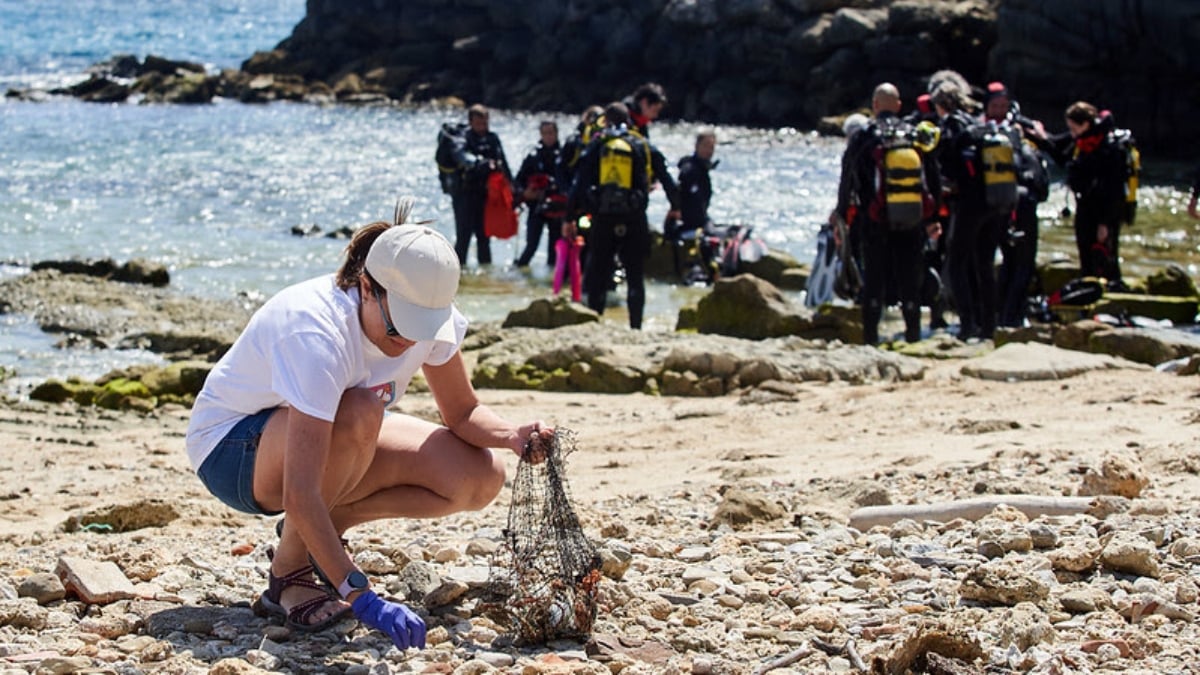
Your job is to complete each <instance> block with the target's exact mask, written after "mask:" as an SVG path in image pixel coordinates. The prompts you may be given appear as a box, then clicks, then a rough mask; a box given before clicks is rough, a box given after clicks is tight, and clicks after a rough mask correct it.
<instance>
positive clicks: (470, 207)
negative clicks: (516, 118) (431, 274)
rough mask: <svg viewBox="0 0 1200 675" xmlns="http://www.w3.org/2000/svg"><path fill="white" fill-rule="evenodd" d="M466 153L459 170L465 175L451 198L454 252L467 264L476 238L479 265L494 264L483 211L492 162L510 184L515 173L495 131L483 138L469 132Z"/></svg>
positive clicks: (459, 260) (462, 262)
mask: <svg viewBox="0 0 1200 675" xmlns="http://www.w3.org/2000/svg"><path fill="white" fill-rule="evenodd" d="M466 153H467V157H468V162H467V163H466V164H465V165H464V166H462V167H460V168H459V170H460V171H461V172H462V181H461V187H460V188H459V189H458V190H456V191H454V192H453V193H451V195H450V197H451V200H452V204H453V206H454V231H455V240H454V250H455V252H456V253H458V262H459V263H460V264H462V265H466V263H467V251H468V250H470V247H471V237H475V248H476V255H477V256H478V258H479V264H480V265H489V264H491V262H492V246H491V239H490V238H489V237H488V236H487V235H485V234H484V232H483V210H484V206H485V205H486V204H487V177H488V174H489V173H491V169H490V163H491V162H492V161H494V162H495V163H496V169H497V170H498V171H503V172H504V173H505V174H506V175H507V176H508V178H509V180H510V181H511V180H512V172H511V171H510V170H509V168H508V160H506V159H505V157H504V147H503V146H501V145H500V137H499V136H497V135H496V134H495V133H493V132H490V131H489V132H487V133H486V134H483V135H480V134H477V133H475V132H474V131H473V130H470V129H468V130H467V134H466Z"/></svg>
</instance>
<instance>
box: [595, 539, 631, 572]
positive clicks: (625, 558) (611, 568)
mask: <svg viewBox="0 0 1200 675" xmlns="http://www.w3.org/2000/svg"><path fill="white" fill-rule="evenodd" d="M597 553H598V554H599V555H600V572H601V574H603V575H604V576H606V577H608V578H609V579H613V580H616V581H620V580H621V578H622V577H624V576H625V573H626V572H627V571H629V567H630V565H632V564H633V554H632V553H630V551H629V549H627V548H625V547H624V546H618V545H615V544H611V543H610V544H609V545H607V546H602V547H600V548H599V549H598V551H597Z"/></svg>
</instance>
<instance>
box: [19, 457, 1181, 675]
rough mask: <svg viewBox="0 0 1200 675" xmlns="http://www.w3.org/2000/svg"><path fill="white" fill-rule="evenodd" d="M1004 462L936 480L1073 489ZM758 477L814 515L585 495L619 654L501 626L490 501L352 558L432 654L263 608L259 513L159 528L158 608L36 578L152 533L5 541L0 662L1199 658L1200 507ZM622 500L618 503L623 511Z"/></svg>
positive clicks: (131, 549)
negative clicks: (82, 595) (1047, 510)
mask: <svg viewBox="0 0 1200 675" xmlns="http://www.w3.org/2000/svg"><path fill="white" fill-rule="evenodd" d="M1005 462H1006V460H1004V459H995V460H993V461H991V462H989V463H987V464H986V465H984V466H983V467H982V468H980V467H979V466H976V467H972V468H971V469H970V470H968V469H967V468H966V467H964V468H963V469H961V470H956V469H948V470H947V474H946V475H940V476H939V478H938V483H939V488H940V489H943V490H947V491H956V492H954V494H959V495H964V496H970V495H972V494H973V486H974V485H975V483H976V482H978V481H980V480H983V479H982V478H981V477H980V475H979V474H980V473H989V472H991V473H994V474H995V475H996V476H999V475H1000V474H1001V473H1005V474H1006V475H1014V476H1015V475H1018V474H1017V472H1019V471H1026V472H1032V471H1033V469H1032V468H1031V466H1030V465H1031V464H1032V465H1035V466H1036V467H1038V469H1039V470H1038V471H1036V472H1033V473H1032V474H1031V475H1035V476H1037V480H1041V481H1051V479H1054V480H1057V483H1053V482H1051V483H1049V485H1048V487H1047V488H1046V490H1047V491H1048V492H1046V493H1050V494H1053V493H1054V491H1055V490H1059V491H1060V492H1061V491H1064V490H1067V489H1069V488H1070V487H1071V486H1072V485H1074V484H1075V482H1076V481H1078V474H1077V473H1073V472H1072V471H1071V470H1070V465H1071V462H1062V461H1056V460H1054V459H1052V458H1049V457H1047V458H1044V459H1041V460H1038V459H1034V458H1031V457H1024V458H1021V459H1017V458H1016V457H1015V456H1014V457H1013V458H1012V459H1011V462H1012V463H1011V464H1006V463H1005ZM1060 465H1063V468H1060ZM1055 472H1058V473H1055ZM997 480H998V479H997ZM993 482H994V481H993ZM755 489H756V490H757V491H758V493H759V496H762V497H763V498H764V499H765V501H767V502H770V503H778V504H788V505H791V506H790V508H791V509H792V510H793V511H794V512H795V513H803V514H804V517H803V518H798V519H795V520H792V519H788V520H787V521H786V522H783V521H777V520H776V521H770V522H768V521H763V522H759V523H750V524H748V525H745V526H742V527H738V528H734V527H730V526H727V525H721V526H719V527H718V528H717V529H715V530H713V529H709V528H708V524H707V516H709V515H711V514H713V513H715V512H716V511H717V509H718V507H719V506H720V505H721V504H722V498H721V494H720V493H719V491H718V490H717V489H716V488H712V489H708V488H700V487H697V488H695V489H693V490H689V491H687V492H686V493H683V492H681V493H679V494H677V495H669V496H664V497H656V498H655V499H654V500H649V501H647V500H638V499H636V498H627V497H614V498H611V499H609V500H605V501H603V502H599V503H595V504H586V505H579V507H578V508H579V510H580V515H581V518H580V520H581V522H583V523H584V526H585V530H586V531H587V533H588V534H589V535H592V536H597V535H599V530H601V529H603V530H604V535H603V539H602V540H599V541H597V542H596V543H597V551H598V553H599V554H600V556H601V560H602V561H603V566H604V575H605V578H604V579H602V581H601V583H600V598H601V610H600V611H599V613H598V615H597V618H596V623H595V626H594V631H595V632H596V633H603V634H608V635H617V636H621V640H620V641H617V642H615V643H613V644H615V645H617V647H615V649H616V650H617V651H616V652H612V653H609V654H608V655H607V656H605V658H606V659H608V660H605V661H597V660H596V659H597V658H598V657H597V655H595V654H592V653H591V649H590V647H588V646H587V645H586V641H585V640H579V641H575V640H559V641H556V642H554V643H553V646H552V647H549V646H538V645H528V646H513V645H512V644H511V643H510V642H508V641H506V629H505V626H503V625H502V624H498V623H496V621H497V619H494V618H493V617H492V616H491V615H489V614H488V613H487V611H486V603H484V602H482V601H481V598H482V594H483V592H484V591H485V590H486V589H487V588H488V582H489V578H490V574H491V570H490V568H489V566H488V565H489V563H490V556H491V553H490V552H494V549H493V548H492V545H493V544H495V543H496V542H498V541H499V540H500V539H501V536H500V535H499V533H498V532H490V530H489V528H493V529H494V527H495V522H496V519H497V513H496V512H494V510H489V511H485V512H481V513H474V514H460V515H457V516H453V517H450V518H446V519H443V520H441V521H439V527H438V528H436V529H435V530H430V529H429V528H428V527H423V525H427V524H425V523H417V522H414V523H411V524H408V523H403V522H400V523H388V524H370V525H366V526H363V527H362V528H356V529H355V530H353V531H352V532H351V534H352V537H351V542H352V543H351V548H352V549H353V550H354V558H355V560H356V561H359V562H360V564H362V565H363V566H364V568H365V567H370V570H369V572H370V574H371V575H372V580H373V582H377V583H378V586H379V588H380V589H381V590H385V592H389V593H397V594H399V597H398V599H401V600H407V601H408V602H409V604H410V606H411V607H413V608H414V609H416V610H417V611H418V612H420V613H421V614H422V615H423V616H424V617H425V618H426V620H427V622H428V625H429V632H428V647H427V648H426V649H425V650H423V651H420V652H417V651H414V650H409V651H407V652H401V651H399V650H397V649H395V648H394V647H392V645H391V644H390V642H389V641H388V639H387V638H386V637H385V636H384V635H382V634H381V633H379V632H378V631H373V630H369V629H367V628H365V627H363V626H362V625H361V624H359V623H357V622H355V621H352V620H348V621H344V622H341V623H339V624H337V626H336V627H334V628H332V629H330V630H327V631H323V632H320V633H316V634H307V633H298V632H294V631H290V630H288V629H287V628H285V627H283V626H280V625H278V624H277V623H272V622H269V621H266V620H264V619H262V618H259V617H256V616H254V614H253V613H252V612H251V611H250V609H249V608H248V604H249V602H250V601H252V600H253V599H254V598H255V597H256V596H257V594H258V593H260V592H261V590H262V588H263V587H264V585H265V582H264V580H265V571H266V568H267V561H266V558H265V556H264V555H262V553H261V552H258V551H259V549H256V552H253V553H250V554H248V555H236V554H235V553H240V552H235V551H233V550H232V549H231V547H230V544H229V542H231V541H234V542H255V543H256V545H258V544H261V543H263V542H271V541H274V539H275V538H274V536H273V532H272V531H271V529H270V528H271V526H270V523H269V522H266V521H259V520H257V519H246V520H244V521H237V520H232V521H230V522H232V523H240V524H237V525H231V526H228V527H224V528H211V530H212V531H211V532H210V531H208V530H203V529H200V528H195V529H187V530H185V531H183V532H175V531H163V532H160V533H156V534H154V535H151V536H152V538H153V540H154V544H155V547H156V548H157V549H159V550H161V551H162V554H161V556H160V557H159V558H158V559H157V562H156V563H155V564H154V565H152V566H151V567H149V568H148V572H147V573H146V574H145V575H143V574H141V573H139V574H138V575H136V578H138V579H139V580H144V581H146V582H148V583H152V584H154V585H157V586H158V587H159V588H160V589H162V594H161V595H160V596H159V597H158V599H156V600H146V599H129V600H119V601H114V602H112V603H109V604H103V605H92V606H85V605H83V604H82V603H80V602H78V600H77V599H75V598H73V597H71V596H70V595H67V596H66V597H63V598H59V599H47V600H45V601H46V602H48V603H49V605H48V606H43V605H41V604H39V603H40V602H43V599H42V596H40V591H39V593H37V594H35V593H33V591H31V590H30V589H31V588H33V586H32V584H33V580H34V579H35V578H36V577H39V576H40V577H42V579H43V581H44V583H45V584H46V585H47V586H52V582H51V580H50V579H49V578H48V576H47V575H49V576H53V574H52V572H53V570H54V569H55V567H56V564H57V560H56V559H55V557H54V555H55V552H61V554H62V555H70V556H74V557H76V558H80V559H86V560H90V561H93V562H96V563H100V562H109V561H113V562H116V563H117V564H118V566H120V567H122V569H125V570H126V573H127V574H129V575H130V576H131V577H133V576H134V575H132V574H131V573H129V572H128V569H129V568H130V567H132V566H133V564H134V563H135V562H137V561H138V560H139V556H140V553H139V552H140V551H142V550H143V549H144V546H145V544H144V540H141V541H139V540H135V538H134V537H135V535H136V533H123V534H113V535H106V536H103V537H102V536H99V535H94V534H87V535H86V536H85V538H83V537H81V536H80V535H74V536H66V535H63V534H59V533H54V534H50V533H43V534H42V535H41V536H42V537H53V538H54V543H53V544H52V545H50V546H42V547H39V548H31V544H30V543H29V542H26V543H25V544H21V543H20V542H16V543H17V545H13V544H11V543H5V542H3V541H0V570H13V571H9V572H0V626H2V627H0V664H3V665H0V675H5V671H4V668H8V670H10V671H14V673H15V672H21V673H24V672H30V671H33V670H36V671H37V672H39V673H57V672H63V673H66V672H77V671H85V672H87V671H89V670H90V671H92V672H130V673H133V672H155V671H162V672H208V673H213V674H214V675H222V674H235V675H237V674H241V673H257V672H264V671H276V670H285V671H291V672H328V671H331V670H336V671H339V672H342V673H344V674H345V675H383V674H384V673H395V672H400V673H421V672H426V673H491V672H504V673H521V674H525V673H528V674H530V675H534V674H538V673H547V674H556V675H557V674H559V673H588V674H590V673H596V674H599V673H615V672H625V673H626V674H627V675H643V674H651V673H655V674H657V673H673V674H683V673H692V674H693V675H727V674H734V673H742V672H750V671H752V670H753V667H757V666H758V665H760V664H763V663H766V662H767V661H768V660H769V659H773V658H778V657H780V656H784V655H787V654H790V653H793V652H795V653H802V654H803V655H802V657H801V658H800V659H798V660H797V661H796V662H795V663H792V664H790V665H789V666H787V668H790V669H791V671H790V672H853V671H854V670H855V666H854V664H853V663H852V662H851V660H850V659H849V658H848V657H847V655H846V654H837V653H833V654H830V653H827V652H825V651H822V650H821V649H819V648H816V647H815V646H814V645H816V644H817V643H816V642H814V640H819V641H820V642H821V643H822V644H826V645H835V646H837V645H843V644H845V643H846V642H847V641H848V640H850V639H854V640H855V644H856V648H857V650H858V652H859V654H860V655H861V657H862V658H863V660H864V661H865V662H866V663H868V664H870V663H874V662H879V663H881V664H889V663H891V660H892V659H895V658H899V656H900V655H902V654H904V653H909V652H912V651H913V650H918V649H919V647H920V645H922V644H925V643H924V642H923V641H926V640H934V639H940V640H946V641H947V642H946V644H958V643H957V642H955V640H957V639H958V638H957V637H955V636H959V635H969V636H971V640H974V641H976V642H970V644H971V645H973V647H972V649H973V650H975V651H973V652H972V653H975V654H977V655H978V658H977V659H976V662H975V664H974V667H975V668H976V670H980V671H981V670H983V669H985V668H987V667H988V666H989V664H991V665H992V666H994V667H996V668H1006V669H1010V670H1022V671H1030V672H1037V673H1049V672H1089V671H1094V670H1098V669H1100V668H1101V667H1104V666H1107V667H1110V668H1114V669H1119V670H1124V671H1129V672H1187V671H1188V670H1189V669H1190V668H1192V667H1193V665H1194V664H1195V663H1197V662H1200V627H1197V625H1196V622H1195V621H1194V617H1195V616H1196V613H1197V611H1198V610H1200V608H1198V607H1197V600H1198V596H1200V589H1198V588H1197V583H1196V581H1195V578H1196V574H1197V572H1198V571H1200V570H1197V564H1200V559H1198V558H1197V557H1198V556H1200V509H1198V508H1193V507H1191V506H1190V505H1189V504H1187V503H1180V504H1176V505H1175V508H1174V509H1173V510H1167V511H1165V512H1163V511H1162V510H1161V509H1156V510H1154V511H1153V512H1147V513H1146V514H1145V515H1135V514H1133V513H1131V512H1126V513H1118V512H1114V513H1113V515H1111V516H1110V517H1109V518H1108V519H1107V520H1097V519H1096V518H1094V517H1092V516H1090V515H1078V516H1056V517H1053V518H1050V517H1045V518H1035V519H1033V520H1029V519H1028V518H1026V517H1025V516H1024V515H1023V514H1020V513H1019V512H1016V511H1015V510H1012V509H997V512H995V513H993V514H989V515H988V516H985V517H984V518H981V519H980V520H979V521H970V520H958V521H954V522H952V523H934V522H917V521H912V520H909V521H900V522H898V523H895V524H893V525H892V526H890V527H886V528H882V527H881V528H874V529H873V530H872V531H870V532H857V531H855V530H851V529H850V528H847V527H846V526H845V525H844V521H843V520H841V519H839V518H837V517H834V516H830V515H827V514H823V513H816V512H815V511H813V510H811V509H810V507H809V505H808V498H809V496H808V494H807V493H806V491H811V490H812V489H814V488H813V487H812V486H808V485H790V484H770V485H762V486H759V487H757V488H755ZM830 489H832V488H830ZM839 489H841V490H843V492H842V494H855V492H854V491H853V490H852V489H850V488H849V487H847V486H839ZM886 489H887V493H888V494H889V495H891V497H892V499H893V500H894V501H895V502H896V503H905V502H907V501H910V500H916V499H918V498H920V499H925V498H928V499H931V500H932V499H933V498H934V497H933V496H931V495H929V493H928V492H925V493H922V490H926V491H927V490H929V489H930V488H929V481H928V479H921V478H918V477H916V476H910V475H907V474H903V473H901V474H898V475H896V476H894V477H889V478H888V479H887V480H886ZM918 495H924V496H921V497H918ZM612 514H621V517H620V523H619V524H618V523H617V522H616V521H615V519H614V517H613V516H612ZM618 525H619V526H618ZM593 528H594V529H593ZM360 529H361V531H360ZM489 532H490V533H489ZM11 539H12V537H10V540H11ZM16 570H25V571H24V572H22V573H20V574H19V575H18V574H16V573H15V572H14V571H16ZM39 583H40V582H39ZM6 587H7V588H9V589H11V593H9V592H8V591H6V590H5V588H6ZM44 597H45V598H49V596H44ZM963 644H964V645H966V644H968V643H963ZM547 649H550V650H551V651H550V652H547ZM796 650H800V652H796ZM551 656H553V658H550V657H551ZM777 672H781V673H782V672H788V670H787V669H779V670H778V671H777Z"/></svg>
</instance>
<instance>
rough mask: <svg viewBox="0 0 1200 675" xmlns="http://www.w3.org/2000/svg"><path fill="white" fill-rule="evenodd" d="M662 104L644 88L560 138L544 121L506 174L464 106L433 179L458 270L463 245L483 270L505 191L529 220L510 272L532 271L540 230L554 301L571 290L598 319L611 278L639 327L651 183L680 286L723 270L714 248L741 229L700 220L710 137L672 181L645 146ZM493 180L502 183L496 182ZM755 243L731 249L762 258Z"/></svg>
mask: <svg viewBox="0 0 1200 675" xmlns="http://www.w3.org/2000/svg"><path fill="white" fill-rule="evenodd" d="M666 105H667V95H666V92H665V90H664V89H663V87H662V86H661V85H659V84H657V83H653V82H649V83H646V84H643V85H641V86H639V87H638V88H637V89H636V90H634V92H633V93H632V94H630V95H629V96H627V97H625V98H624V99H622V100H616V101H613V102H611V103H609V104H608V105H606V106H600V105H593V106H589V107H588V108H587V109H585V110H584V112H583V114H582V115H581V117H580V120H579V122H578V124H577V125H576V127H575V129H574V130H573V132H572V133H571V135H570V136H569V137H568V138H567V139H565V140H560V137H559V129H558V124H557V123H556V122H554V121H553V120H543V121H541V122H540V125H539V136H540V139H539V142H538V143H537V145H536V147H535V148H534V149H533V150H532V151H531V152H529V154H528V155H527V156H526V157H525V158H524V160H523V161H522V162H521V165H520V167H519V168H518V170H517V172H516V174H515V175H513V174H512V173H511V172H510V169H509V166H508V162H507V160H506V159H505V155H504V149H503V146H502V144H501V142H500V139H499V137H498V136H497V135H496V134H495V133H494V132H492V131H490V130H489V127H488V117H489V114H488V109H487V108H486V107H484V106H482V105H473V106H471V107H470V108H468V109H467V122H466V124H461V123H460V124H457V125H454V124H446V125H443V128H442V132H441V134H440V135H439V142H438V153H437V154H438V171H439V176H440V178H441V186H442V190H443V192H445V193H447V194H449V195H450V198H451V202H452V205H453V208H454V220H455V251H456V252H457V253H458V257H459V262H460V263H461V264H465V263H466V261H467V254H468V252H469V250H470V243H471V240H472V239H474V240H475V245H476V254H477V256H478V261H479V264H480V265H488V264H490V263H491V262H492V251H491V245H490V239H491V237H490V236H489V232H490V230H489V227H488V221H489V218H491V217H492V215H493V214H494V209H493V207H495V206H496V204H497V203H499V204H501V206H499V207H498V208H500V209H504V208H505V206H504V204H505V202H504V201H503V200H497V199H496V192H497V190H496V189H495V187H496V186H497V185H501V186H504V187H503V188H501V189H502V190H509V191H511V203H513V204H517V205H522V204H523V205H524V207H525V210H526V213H527V216H526V222H525V242H524V248H523V250H522V251H521V253H520V254H519V255H518V256H517V258H516V260H515V264H516V266H517V267H526V266H528V265H529V264H530V262H531V261H532V259H533V257H534V255H535V254H536V253H537V251H538V248H539V247H540V246H541V241H542V233H543V231H545V232H546V235H547V236H546V240H547V250H546V262H547V264H548V265H549V266H551V267H552V268H554V270H555V274H554V293H555V294H556V295H557V294H558V293H559V292H560V290H562V286H565V285H568V284H569V286H570V291H571V296H572V299H573V300H575V301H576V302H581V301H584V302H586V304H587V306H588V307H590V308H591V309H593V310H595V311H596V312H598V313H603V312H604V309H605V305H606V302H607V296H608V293H609V292H610V291H611V290H612V289H613V288H614V286H615V283H616V282H615V281H614V280H615V279H617V278H619V279H621V280H623V283H624V284H625V286H626V296H627V297H626V306H627V309H628V312H629V325H630V327H632V328H634V329H640V328H641V325H642V318H643V311H644V306H645V265H646V259H647V257H648V256H649V253H650V247H651V242H652V239H651V231H650V227H649V222H648V220H647V216H646V207H647V205H648V202H649V194H650V193H651V191H652V190H654V189H657V188H659V187H661V188H662V190H663V192H664V193H665V195H666V199H667V201H668V203H669V210H668V212H667V216H666V220H665V222H664V230H665V232H664V234H665V236H666V238H667V240H668V241H670V242H673V243H674V244H675V245H676V249H675V253H676V267H677V271H679V273H680V275H681V279H682V280H683V281H685V282H687V283H696V282H700V281H711V280H712V279H713V278H714V277H716V276H717V275H719V274H720V273H721V269H722V267H723V266H724V268H725V269H726V271H728V270H729V266H730V263H729V261H728V260H723V259H722V257H721V256H722V252H723V251H725V250H727V249H729V242H731V241H735V238H734V237H731V233H736V232H737V231H738V230H739V229H740V230H741V233H742V237H743V239H744V238H745V236H746V235H747V234H748V228H737V227H720V226H717V225H714V224H713V223H712V221H711V220H710V219H709V217H708V208H709V203H710V201H711V198H712V183H711V179H710V176H709V172H710V170H711V169H712V168H713V167H714V166H715V165H716V162H715V161H714V160H713V154H714V152H715V150H716V145H717V136H716V133H715V132H714V131H712V130H710V129H706V130H702V131H700V132H699V133H697V135H696V141H695V149H694V152H693V153H692V154H690V155H688V156H686V157H683V158H682V159H680V160H679V162H678V163H677V166H676V167H675V169H676V173H675V174H674V175H672V172H671V170H670V169H669V168H668V166H667V162H666V159H665V157H664V156H663V154H662V152H661V151H659V150H658V148H657V147H655V146H654V145H653V144H652V143H651V142H650V124H651V123H652V122H653V121H654V120H656V119H658V117H659V115H660V114H661V113H662V111H663V109H664V108H665V107H666ZM457 132H461V133H457ZM456 134H457V135H456ZM497 174H499V175H502V176H504V180H500V181H497V180H494V179H495V178H497ZM489 185H491V188H489ZM509 208H511V207H509ZM501 215H503V214H501ZM743 243H751V242H745V241H744V242H743ZM760 247H761V244H760V243H758V242H753V243H752V244H751V245H750V246H742V247H741V250H752V251H753V252H754V253H758V254H760V253H761V250H760Z"/></svg>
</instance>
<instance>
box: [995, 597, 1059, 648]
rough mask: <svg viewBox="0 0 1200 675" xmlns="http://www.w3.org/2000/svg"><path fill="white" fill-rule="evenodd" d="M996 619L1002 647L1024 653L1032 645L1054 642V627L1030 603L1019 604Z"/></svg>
mask: <svg viewBox="0 0 1200 675" xmlns="http://www.w3.org/2000/svg"><path fill="white" fill-rule="evenodd" d="M997 619H998V623H999V630H998V633H999V637H1000V645H1001V646H1002V647H1007V646H1009V645H1012V646H1014V647H1016V648H1017V649H1020V650H1021V651H1026V650H1028V649H1029V648H1030V647H1033V646H1034V645H1038V644H1042V643H1043V642H1054V641H1055V634H1054V626H1052V625H1051V624H1050V621H1049V619H1047V618H1046V615H1045V614H1044V613H1043V612H1042V611H1041V610H1039V609H1038V608H1037V606H1036V605H1033V604H1031V603H1028V602H1022V603H1019V604H1017V605H1016V606H1015V607H1013V608H1012V609H1008V610H1005V611H1004V612H1002V613H1000V615H999V616H998V617H997Z"/></svg>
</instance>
